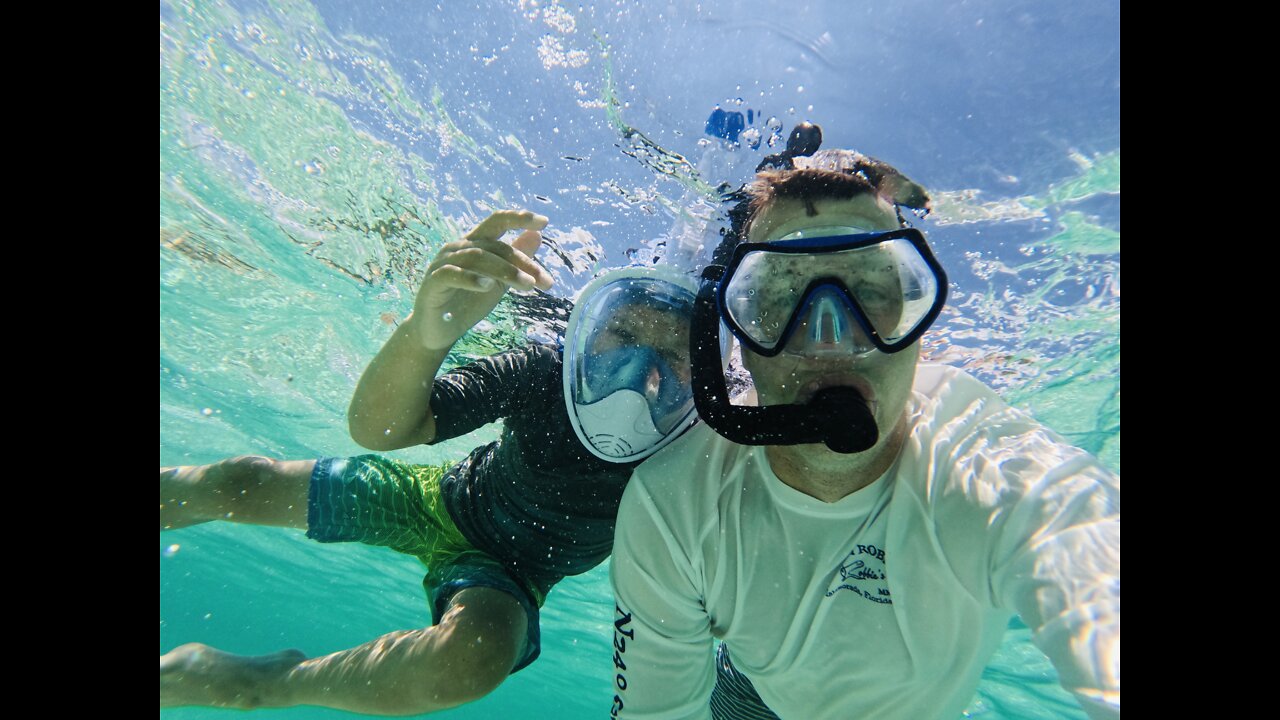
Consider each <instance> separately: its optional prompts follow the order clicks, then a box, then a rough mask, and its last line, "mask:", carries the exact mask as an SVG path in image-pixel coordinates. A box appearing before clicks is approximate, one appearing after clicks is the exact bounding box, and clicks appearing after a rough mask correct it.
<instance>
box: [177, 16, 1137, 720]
mask: <svg viewBox="0 0 1280 720" xmlns="http://www.w3.org/2000/svg"><path fill="white" fill-rule="evenodd" d="M1064 12H1065V10H1062V9H1057V10H1053V11H1052V12H1050V11H1048V10H1046V9H1044V8H1041V7H1040V6H1039V5H1038V4H1034V3H1009V2H1002V3H997V2H971V3H967V4H963V5H952V4H949V3H931V2H906V3H896V4H893V7H883V6H882V5H881V4H871V3H850V2H838V3H837V2H832V3H809V4H803V3H799V4H797V3H789V4H786V5H785V12H783V11H782V10H780V9H779V6H776V5H773V4H769V3H760V2H746V3H733V4H732V5H728V4H725V5H720V4H717V3H702V4H700V5H692V4H684V3H678V4H675V5H671V6H668V5H666V4H663V5H661V6H660V7H659V6H657V5H653V6H650V5H644V6H641V5H638V4H632V3H603V4H594V5H578V4H570V3H558V2H541V3H534V2H528V1H527V0H526V1H512V2H498V3H492V4H486V5H485V6H484V9H483V10H480V9H476V8H474V7H470V6H464V5H463V4H462V3H449V4H447V5H444V6H442V8H437V7H436V6H434V5H430V4H421V3H386V4H384V5H382V6H380V7H379V9H377V10H374V9H371V8H367V7H364V4H354V5H353V6H352V7H345V6H341V5H337V4H333V3H315V4H311V3H306V2H277V1H270V2H267V1H264V2H236V3H162V4H161V8H160V462H161V464H165V465H168V464H179V463H182V464H189V463H202V462H210V461H213V460H217V459H220V458H222V457H226V456H229V455H235V454H242V453H246V452H253V453H263V454H269V455H273V456H277V457H293V458H297V457H315V456H318V455H326V454H339V455H340V454H350V453H354V452H356V451H357V450H358V448H357V447H356V446H355V445H354V444H353V443H352V442H351V440H350V439H349V437H348V436H347V433H346V429H345V410H346V404H347V401H348V400H349V399H350V395H351V391H352V389H353V387H354V384H355V380H356V378H357V377H358V375H359V373H360V371H361V370H362V369H363V367H364V364H365V363H366V362H367V361H368V359H369V358H371V357H372V356H373V354H374V353H375V352H376V350H377V348H378V347H379V346H380V345H381V344H382V342H383V341H384V340H385V339H386V338H387V336H388V335H389V333H390V332H391V330H392V328H393V327H394V324H395V323H396V322H397V321H398V320H399V319H400V318H402V317H403V316H404V315H405V314H407V312H408V310H409V308H410V306H411V303H412V297H413V292H414V290H415V289H416V284H417V282H418V280H419V278H420V275H421V269H422V267H423V266H424V265H425V263H426V262H428V261H429V259H430V258H431V256H432V254H433V253H434V250H435V249H436V248H437V247H438V246H439V245H440V244H442V243H443V242H446V241H448V240H449V239H452V238H453V237H455V236H456V235H457V234H459V233H460V232H463V231H465V229H466V228H468V227H469V226H470V225H472V224H474V223H475V222H476V221H478V220H479V219H480V218H482V217H483V216H484V215H485V214H486V213H487V212H488V211H490V210H491V209H496V208H503V207H508V206H524V207H529V208H531V209H535V210H537V211H539V212H542V213H544V214H546V215H548V216H549V217H550V218H551V227H550V229H549V231H548V233H547V235H548V237H549V238H551V240H552V241H553V242H554V244H555V251H551V252H549V251H548V250H546V249H544V250H543V251H542V252H543V255H542V257H543V259H544V262H545V263H546V265H547V266H548V268H549V270H551V272H552V273H553V274H554V275H555V276H556V277H557V279H558V282H557V286H556V288H555V290H554V292H555V293H557V294H560V295H571V294H572V292H573V291H574V290H576V289H578V288H580V287H581V286H582V285H584V284H585V282H586V281H587V280H588V279H589V278H590V277H591V275H592V272H593V270H594V269H595V268H596V267H607V266H610V265H614V264H623V263H625V262H627V258H628V251H632V252H631V253H630V254H631V255H634V256H640V257H647V256H648V255H651V254H653V253H661V252H663V247H662V245H661V243H662V242H663V240H664V239H666V236H667V235H668V234H669V233H670V230H671V228H672V226H673V223H674V222H675V220H676V216H675V214H676V213H680V212H682V211H683V212H686V213H687V212H690V211H692V213H693V214H695V215H696V214H698V213H699V212H703V211H704V210H705V208H706V206H705V205H704V204H701V203H700V201H699V200H698V198H699V197H700V196H701V195H700V193H702V192H704V191H705V190H706V188H708V187H709V184H714V183H716V182H718V181H720V180H722V179H725V180H733V181H735V182H738V181H741V180H745V179H746V172H747V170H749V169H750V166H753V165H754V163H755V162H756V161H757V160H758V159H759V158H760V157H761V156H762V155H763V154H765V153H766V152H770V151H772V150H770V148H769V142H770V140H771V139H773V138H775V137H776V134H777V132H778V131H781V132H783V133H785V132H786V130H788V129H789V128H790V127H791V126H792V125H793V124H794V123H796V122H798V121H800V120H811V121H814V122H818V123H820V124H822V125H823V127H824V129H825V130H826V137H827V143H826V144H827V145H828V146H842V145H843V146H854V147H857V148H858V149H860V150H861V151H863V152H866V153H868V154H871V155H875V156H877V157H880V158H882V159H884V160H886V161H889V162H891V163H894V164H895V165H897V166H898V167H899V168H901V169H902V170H903V171H904V172H905V173H907V174H908V175H909V176H911V177H912V178H913V179H915V180H917V181H919V182H921V183H923V184H924V185H925V186H926V187H929V188H930V190H931V191H932V192H934V194H935V197H936V198H937V200H938V202H937V205H938V207H937V211H936V212H935V213H934V214H933V215H932V216H930V218H929V219H927V220H926V221H924V222H923V223H921V226H922V227H923V229H924V230H925V231H926V232H927V233H929V236H930V239H931V242H932V243H934V245H935V248H936V249H937V250H938V252H939V255H940V257H941V259H942V261H943V263H944V264H945V265H946V266H947V267H948V270H949V273H950V274H951V277H952V281H953V288H952V300H953V302H952V303H951V305H950V307H949V309H948V310H947V313H946V315H945V316H944V321H943V324H942V326H941V328H940V329H939V330H938V331H936V332H934V333H933V334H932V335H931V337H930V338H927V342H926V352H927V354H928V355H930V356H931V357H932V358H934V359H936V360H940V361H943V362H947V363H950V364H953V365H957V366H961V367H964V368H966V369H968V370H970V371H971V372H973V373H975V374H977V375H978V376H979V377H981V378H982V379H983V380H985V381H987V382H988V383H989V384H991V385H993V386H994V387H996V388H997V389H998V390H999V391H1000V392H1001V393H1002V394H1003V395H1004V396H1005V397H1006V398H1008V399H1009V400H1010V401H1011V402H1013V403H1014V404H1016V405H1018V406H1021V407H1024V408H1028V409H1030V410H1031V411H1032V412H1034V413H1035V414H1036V415H1037V416H1038V417H1039V418H1040V419H1041V420H1043V421H1044V422H1046V423H1047V424H1049V425H1050V426H1051V427H1053V428H1054V429H1056V430H1058V431H1059V432H1061V433H1063V434H1064V435H1066V436H1067V437H1069V438H1070V439H1071V440H1072V442H1075V443H1076V444H1079V445H1081V446H1082V447H1085V448H1087V449H1089V450H1090V451H1092V452H1094V453H1096V454H1098V455H1099V456H1100V457H1101V458H1102V459H1103V460H1104V462H1106V463H1107V464H1108V465H1109V466H1111V467H1112V468H1114V469H1116V470H1117V471H1118V470H1119V466H1120V420H1119V418H1120V408H1119V395H1120V393H1119V390H1120V359H1119V339H1120V311H1119V287H1120V282H1119V279H1120V269H1119V258H1120V255H1119V252H1120V240H1119V227H1120V221H1119V217H1120V213H1119V207H1120V201H1119V194H1120V150H1119V144H1120V143H1119V9H1118V3H1107V2H1099V3H1088V2H1086V3H1077V4H1074V5H1073V7H1072V8H1071V10H1070V14H1062V13H1064ZM716 104H720V105H723V106H724V107H726V108H729V109H738V110H741V111H743V112H745V111H747V110H751V111H752V114H753V118H754V122H753V123H752V130H753V131H754V132H755V133H758V137H759V139H760V147H759V148H758V149H752V148H750V147H744V148H742V149H740V150H738V151H737V152H736V153H735V154H733V155H732V156H731V158H730V162H728V164H727V165H726V166H725V168H724V169H723V170H722V172H723V173H725V174H726V175H727V176H726V177H706V178H703V177H700V176H699V175H698V174H697V172H696V170H695V169H694V166H695V165H696V164H697V163H698V160H699V158H700V157H701V154H702V153H703V152H704V151H705V146H703V145H700V144H699V140H700V138H701V129H702V122H703V120H704V119H705V118H706V115H707V113H708V112H709V110H710V109H711V107H712V106H714V105H716ZM733 158H737V160H736V162H735V161H733ZM734 173H737V174H738V176H737V177H730V176H731V175H733V174H734ZM522 312H528V309H527V308H522V307H519V306H515V305H504V306H502V307H500V308H499V311H498V312H496V313H495V314H494V316H492V317H491V318H490V319H489V321H488V322H487V323H486V324H485V325H484V326H483V327H481V328H479V329H478V331H477V332H473V333H472V334H471V335H469V336H468V338H467V339H466V340H465V341H464V343H462V345H461V346H460V347H459V348H458V349H457V352H456V357H454V358H453V361H454V362H457V361H461V360H463V359H465V357H467V356H475V355H482V354H487V353H489V352H492V351H494V350H495V349H498V348H502V347H506V346H508V345H509V344H511V343H513V342H519V341H521V340H522V338H523V337H524V335H525V327H526V326H527V325H529V324H531V323H530V322H529V321H528V320H527V319H526V318H523V317H522V315H521V313H522ZM532 324H535V325H536V324H538V323H532ZM496 432H497V431H496V429H495V428H486V429H484V430H482V431H480V432H478V433H475V434H473V435H471V436H468V437H464V438H459V439H457V440H454V441H451V442H449V443H445V444H443V445H442V446H438V447H433V448H421V449H417V450H411V451H405V452H401V453H397V454H396V455H397V456H398V457H402V458H404V459H407V460H411V461H423V462H426V461H440V460H448V459H453V458H457V457H460V456H461V455H462V454H464V453H465V452H466V451H467V450H469V449H470V448H471V447H473V446H475V445H477V444H479V443H481V442H485V441H487V440H489V439H492V438H493V437H495V436H496ZM160 547H161V557H160V618H161V621H160V648H161V651H162V652H163V651H166V650H168V649H171V648H172V647H173V646H175V645H178V644H180V643H183V642H188V641H201V642H206V643H209V644H211V645H214V646H217V647H220V648H223V649H227V650H230V651H233V652H240V653H262V652H269V651H273V650H278V649H281V648H285V647H297V648H300V649H302V650H303V651H304V652H306V653H308V654H322V653H327V652H331V651H334V650H337V649H341V648H346V647H350V646H352V645H355V644H358V643H361V642H364V641H366V640H368V639H371V638H373V637H375V636H377V635H379V634H381V633H385V632H388V631H390V630H394V629H403V628H408V627H416V626H421V625H424V624H426V623H428V622H429V613H428V609H427V606H426V604H425V602H424V599H423V594H422V589H421V585H420V582H421V569H420V568H419V567H418V566H417V564H416V561H413V560H411V559H409V558H404V557H400V556H397V555H395V554H393V553H390V552H386V551H381V550H376V549H371V548H365V547H359V546H338V545H328V546H321V545H318V544H315V543H311V542H309V541H307V540H306V539H305V538H303V537H302V534H301V533H298V532H293V531H286V530H276V529H263V528H251V527H246V526H222V525H205V526H200V527H195V528H190V529H187V530H182V531H177V532H171V533H163V534H161V536H160ZM611 613H612V604H611V600H610V593H609V588H608V583H607V571H606V568H603V567H602V568H598V569H597V570H596V571H594V572H592V573H589V574H587V575H585V576H582V577H578V578H570V579H569V580H566V581H565V582H564V583H562V584H561V585H560V586H558V587H557V589H556V591H555V592H554V593H553V594H552V596H551V598H550V600H549V602H548V604H547V607H546V609H545V614H544V625H543V634H544V640H545V642H544V648H543V656H542V658H541V659H540V660H539V661H538V662H537V663H535V664H534V665H533V666H532V667H530V668H529V669H527V670H525V671H523V672H521V673H519V674H517V675H516V676H514V677H512V678H511V679H510V680H509V681H508V682H507V683H506V684H505V685H504V686H503V687H502V688H501V689H500V690H498V691H497V692H496V693H494V694H493V695H492V696H490V697H488V698H486V699H485V700H483V701H482V702H480V703H477V704H475V705H472V706H469V707H465V708H461V709H459V710H456V711H452V712H451V713H447V714H446V716H454V717H492V716H496V715H499V714H502V715H504V716H507V717H547V716H555V717H565V718H578V717H593V716H598V715H599V713H601V712H602V711H603V708H605V707H607V706H608V704H609V698H610V697H611V694H610V692H609V686H608V678H607V675H608V673H607V672H605V671H606V670H607V660H602V658H606V657H607V656H608V652H607V650H606V648H607V647H608V644H609V639H608V638H609V634H608V632H607V630H606V628H607V627H608V623H609V622H610V618H611ZM226 712H227V711H213V710H201V709H180V710H173V711H166V713H165V714H166V715H167V716H168V717H172V718H195V717H204V716H210V715H225V714H226ZM276 712H277V714H280V715H284V716H289V717H318V716H329V715H336V713H332V712H329V711H324V710H319V709H315V708H304V709H292V710H285V711H276ZM971 714H974V715H977V716H981V717H989V718H1041V717H1045V718H1047V717H1079V716H1081V713H1080V712H1079V711H1078V710H1077V709H1076V708H1075V706H1074V704H1073V702H1072V701H1071V700H1070V699H1069V698H1068V697H1067V696H1066V695H1065V693H1063V692H1062V691H1061V690H1060V689H1059V688H1058V687H1057V684H1056V679H1055V676H1054V675H1053V671H1052V668H1051V667H1050V666H1049V664H1048V662H1047V661H1046V660H1044V658H1043V657H1042V656H1041V655H1040V654H1039V653H1038V651H1036V650H1035V648H1034V647H1033V646H1032V645H1031V644H1030V642H1029V638H1028V633H1027V631H1026V630H1025V628H1022V627H1021V626H1020V625H1019V624H1017V623H1016V622H1015V624H1014V626H1013V627H1012V628H1011V631H1010V633H1009V636H1008V640H1007V642H1006V643H1005V645H1004V647H1003V648H1002V649H1001V651H1000V653H999V654H998V655H997V656H996V658H995V659H994V660H993V661H992V663H991V665H990V667H989V668H988V670H987V672H986V674H985V676H984V679H983V683H982V686H981V688H980V691H979V696H978V697H977V698H976V699H975V701H974V704H973V706H972V707H971Z"/></svg>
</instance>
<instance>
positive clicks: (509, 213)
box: [464, 210, 547, 240]
mask: <svg viewBox="0 0 1280 720" xmlns="http://www.w3.org/2000/svg"><path fill="white" fill-rule="evenodd" d="M546 226H547V217H546V216H545V215H539V214H537V213H535V212H530V211H528V210H499V211H498V212H496V213H494V214H492V215H490V216H489V217H487V218H485V219H484V220H481V221H480V224H479V225H477V226H475V228H474V229H472V230H471V232H469V233H467V234H466V235H465V236H464V237H466V239H468V240H497V239H498V238H500V237H502V236H503V235H505V234H506V233H507V232H509V231H511V230H541V229H542V228H544V227H546Z"/></svg>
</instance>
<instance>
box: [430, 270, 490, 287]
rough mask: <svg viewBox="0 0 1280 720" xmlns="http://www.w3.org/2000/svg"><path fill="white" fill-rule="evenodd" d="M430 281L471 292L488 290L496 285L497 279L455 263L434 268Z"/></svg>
mask: <svg viewBox="0 0 1280 720" xmlns="http://www.w3.org/2000/svg"><path fill="white" fill-rule="evenodd" d="M431 282H432V283H434V284H436V285H440V286H444V287H450V288H455V289H457V290H470V291H472V292H488V291H490V290H492V289H494V288H495V287H497V286H498V281H497V280H494V279H493V278H491V277H486V276H484V275H481V274H480V273H478V272H473V271H471V270H464V269H463V268H460V267H458V266H457V265H443V266H441V267H438V268H436V269H435V270H433V271H432V272H431Z"/></svg>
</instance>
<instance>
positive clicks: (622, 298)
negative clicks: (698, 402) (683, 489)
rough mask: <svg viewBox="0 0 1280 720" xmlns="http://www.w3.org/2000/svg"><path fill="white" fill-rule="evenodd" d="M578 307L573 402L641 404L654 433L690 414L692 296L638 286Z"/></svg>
mask: <svg viewBox="0 0 1280 720" xmlns="http://www.w3.org/2000/svg"><path fill="white" fill-rule="evenodd" d="M589 303H590V305H589V307H585V308H583V312H582V318H581V320H580V328H579V333H578V337H576V338H574V340H575V341H576V343H577V344H578V346H577V347H576V348H575V349H574V352H573V353H572V356H573V374H574V378H575V381H574V383H573V385H572V390H573V393H572V396H573V402H574V403H575V404H578V405H582V406H589V405H594V404H596V403H599V402H601V401H603V400H606V399H608V398H610V397H611V396H613V395H615V394H616V393H620V392H624V393H629V394H633V395H634V396H635V397H637V399H641V398H642V399H643V401H644V403H645V404H646V406H647V407H648V410H649V415H650V420H651V421H652V423H653V426H654V427H656V429H657V430H658V432H662V433H665V432H668V431H669V430H671V429H672V428H673V427H674V426H675V425H678V424H679V423H680V422H681V421H682V420H683V419H684V417H685V416H686V415H687V414H688V412H689V410H690V409H691V408H692V404H693V395H692V391H691V390H690V388H689V374H690V363H689V329H688V317H689V313H690V312H691V308H692V297H691V293H690V292H689V291H687V290H684V289H683V288H678V287H667V286H666V284H665V283H662V282H659V281H654V280H651V279H645V280H623V281H619V282H618V283H617V284H616V285H615V286H613V287H608V288H605V289H603V290H602V291H601V292H598V293H597V294H596V295H595V296H594V297H593V298H591V299H590V300H589Z"/></svg>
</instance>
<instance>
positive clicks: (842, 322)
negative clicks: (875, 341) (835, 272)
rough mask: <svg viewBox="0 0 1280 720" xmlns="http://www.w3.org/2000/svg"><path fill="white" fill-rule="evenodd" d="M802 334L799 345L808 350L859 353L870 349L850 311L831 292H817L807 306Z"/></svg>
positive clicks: (845, 304)
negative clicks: (801, 341)
mask: <svg viewBox="0 0 1280 720" xmlns="http://www.w3.org/2000/svg"><path fill="white" fill-rule="evenodd" d="M803 330H804V332H803V343H804V345H805V346H806V347H807V348H808V349H810V350H818V351H826V350H831V351H837V350H838V351H842V352H850V351H853V352H861V351H862V350H864V349H866V348H868V347H871V341H870V339H869V338H867V336H866V333H865V332H863V330H862V327H861V326H860V325H859V324H858V321H857V319H856V318H855V317H854V314H853V310H852V309H851V308H850V307H849V305H848V303H847V302H846V301H845V299H844V297H843V296H842V295H841V294H838V293H837V292H836V291H835V290H834V289H825V288H824V289H823V290H820V291H819V294H818V295H817V296H816V297H814V299H813V301H812V302H810V303H809V308H808V310H807V311H806V312H805V317H804V326H803Z"/></svg>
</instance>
